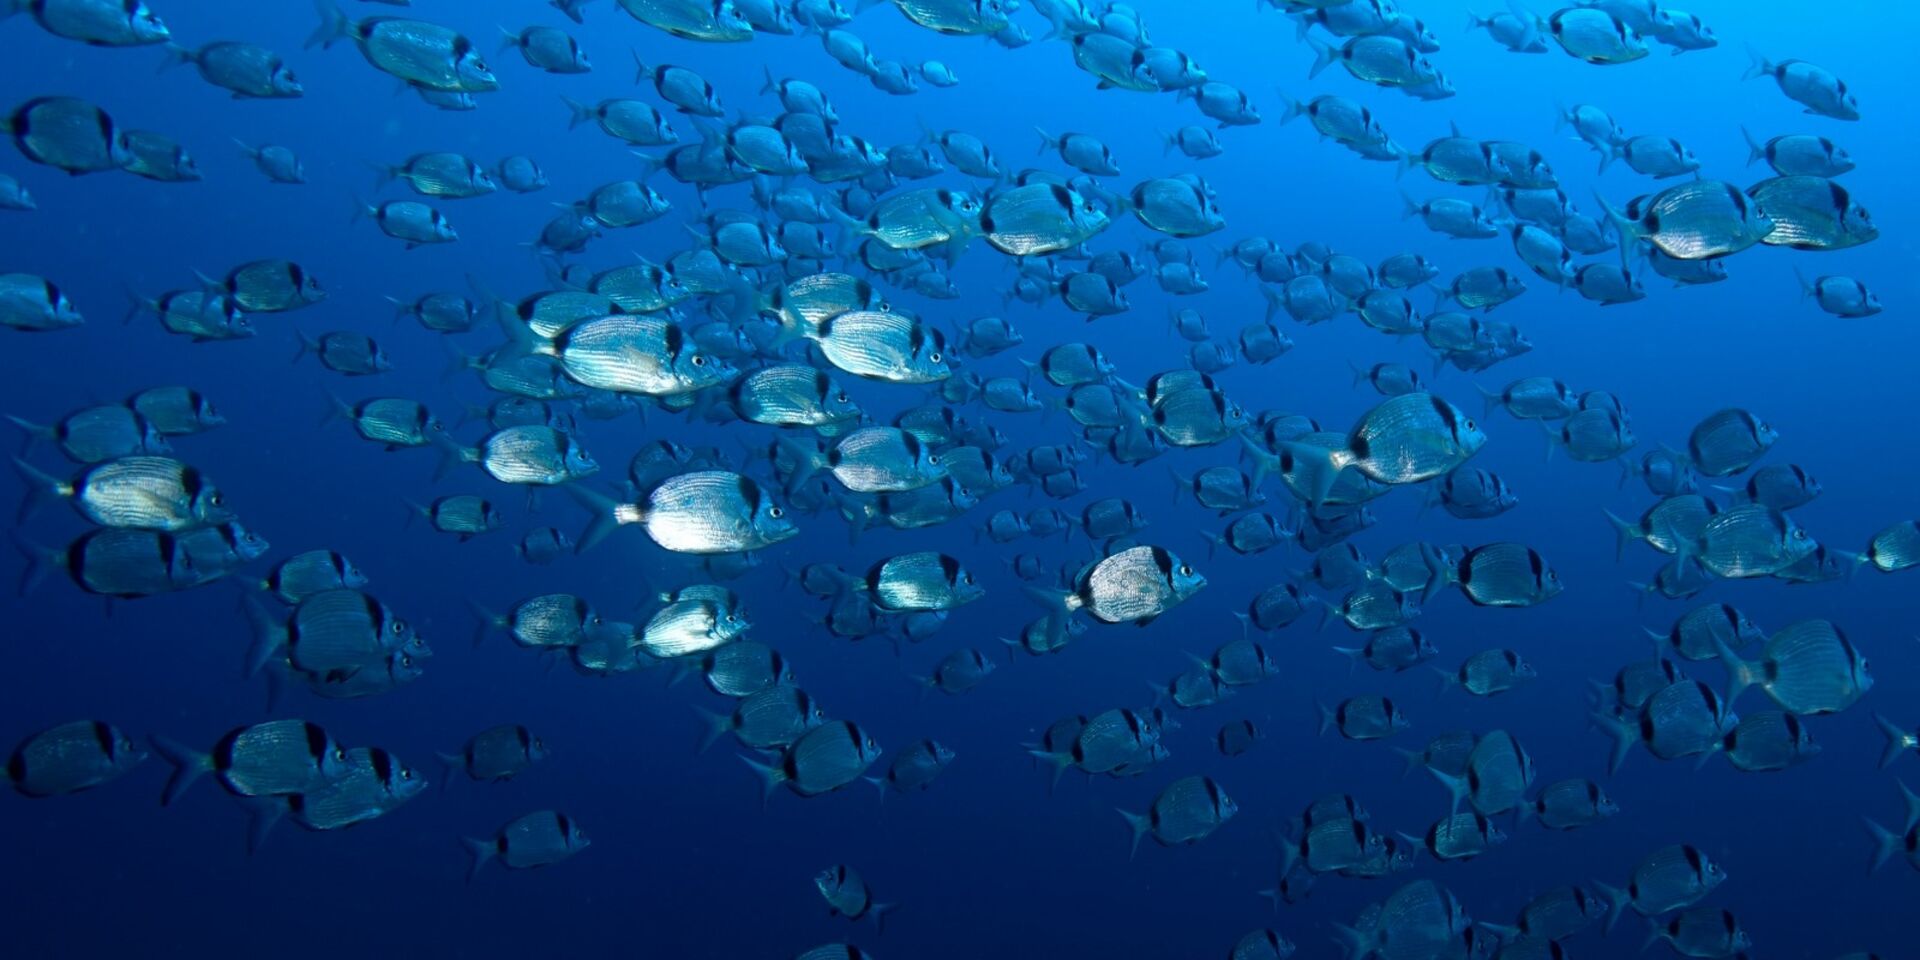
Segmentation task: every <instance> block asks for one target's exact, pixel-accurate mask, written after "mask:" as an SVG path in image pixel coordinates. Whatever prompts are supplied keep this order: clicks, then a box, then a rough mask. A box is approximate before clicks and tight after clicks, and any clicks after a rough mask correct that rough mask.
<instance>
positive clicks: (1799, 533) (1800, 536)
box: [1793, 530, 1807, 540]
mask: <svg viewBox="0 0 1920 960" xmlns="http://www.w3.org/2000/svg"><path fill="white" fill-rule="evenodd" d="M1793 538H1794V539H1795V540H1805V539H1806V538H1807V532H1806V531H1805V530H1795V531H1794V532H1793Z"/></svg>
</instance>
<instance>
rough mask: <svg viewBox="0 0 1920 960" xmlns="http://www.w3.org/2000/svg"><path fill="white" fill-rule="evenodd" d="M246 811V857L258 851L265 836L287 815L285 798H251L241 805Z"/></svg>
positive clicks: (265, 839) (264, 841) (264, 840)
mask: <svg viewBox="0 0 1920 960" xmlns="http://www.w3.org/2000/svg"><path fill="white" fill-rule="evenodd" d="M242 806H244V807H245V808H246V811H247V856H249V857H251V856H253V855H254V854H255V853H258V852H259V851H260V847H261V846H262V845H264V844H265V843H266V842H267V834H269V833H272V832H273V826H274V824H276V823H279V822H280V818H281V817H284V816H286V814H287V798H286V797H278V796H276V797H253V798H251V799H249V800H247V801H246V802H245V803H243V804H242Z"/></svg>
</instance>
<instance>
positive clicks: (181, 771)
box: [148, 736, 213, 807]
mask: <svg viewBox="0 0 1920 960" xmlns="http://www.w3.org/2000/svg"><path fill="white" fill-rule="evenodd" d="M148 742H149V743H151V744H152V745H153V752H154V753H157V754H159V755H160V759H162V760H165V761H166V762H167V763H169V764H171V765H172V766H173V773H172V775H170V776H168V777H167V785H166V787H165V788H163V789H162V790H161V791H160V805H161V806H163V807H165V806H171V805H172V804H173V801H175V800H178V799H180V795H181V794H183V793H185V792H187V788H188V787H191V786H193V784H194V781H197V780H199V779H200V775H201V774H203V773H206V772H207V771H209V770H212V769H213V757H212V756H210V755H208V754H204V753H201V752H199V751H197V750H193V749H190V748H189V747H187V746H186V745H185V744H183V743H180V742H179V741H177V740H169V739H167V738H166V737H161V736H155V737H150V738H148Z"/></svg>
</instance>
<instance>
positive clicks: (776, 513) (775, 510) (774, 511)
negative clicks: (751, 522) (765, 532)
mask: <svg viewBox="0 0 1920 960" xmlns="http://www.w3.org/2000/svg"><path fill="white" fill-rule="evenodd" d="M786 515H787V512H786V511H785V510H782V509H780V508H779V507H769V508H767V516H769V517H772V518H773V519H775V520H778V519H780V518H781V517H784V516H786Z"/></svg>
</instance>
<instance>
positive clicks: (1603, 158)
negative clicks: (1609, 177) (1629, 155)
mask: <svg viewBox="0 0 1920 960" xmlns="http://www.w3.org/2000/svg"><path fill="white" fill-rule="evenodd" d="M1625 152H1626V147H1624V146H1621V145H1620V144H1617V143H1609V144H1607V146H1606V148H1605V149H1603V150H1601V151H1600V168H1599V169H1598V170H1595V171H1594V172H1595V173H1606V172H1607V168H1608V167H1610V166H1613V162H1614V161H1615V160H1618V159H1620V157H1621V155H1622V154H1624V153H1625Z"/></svg>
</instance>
